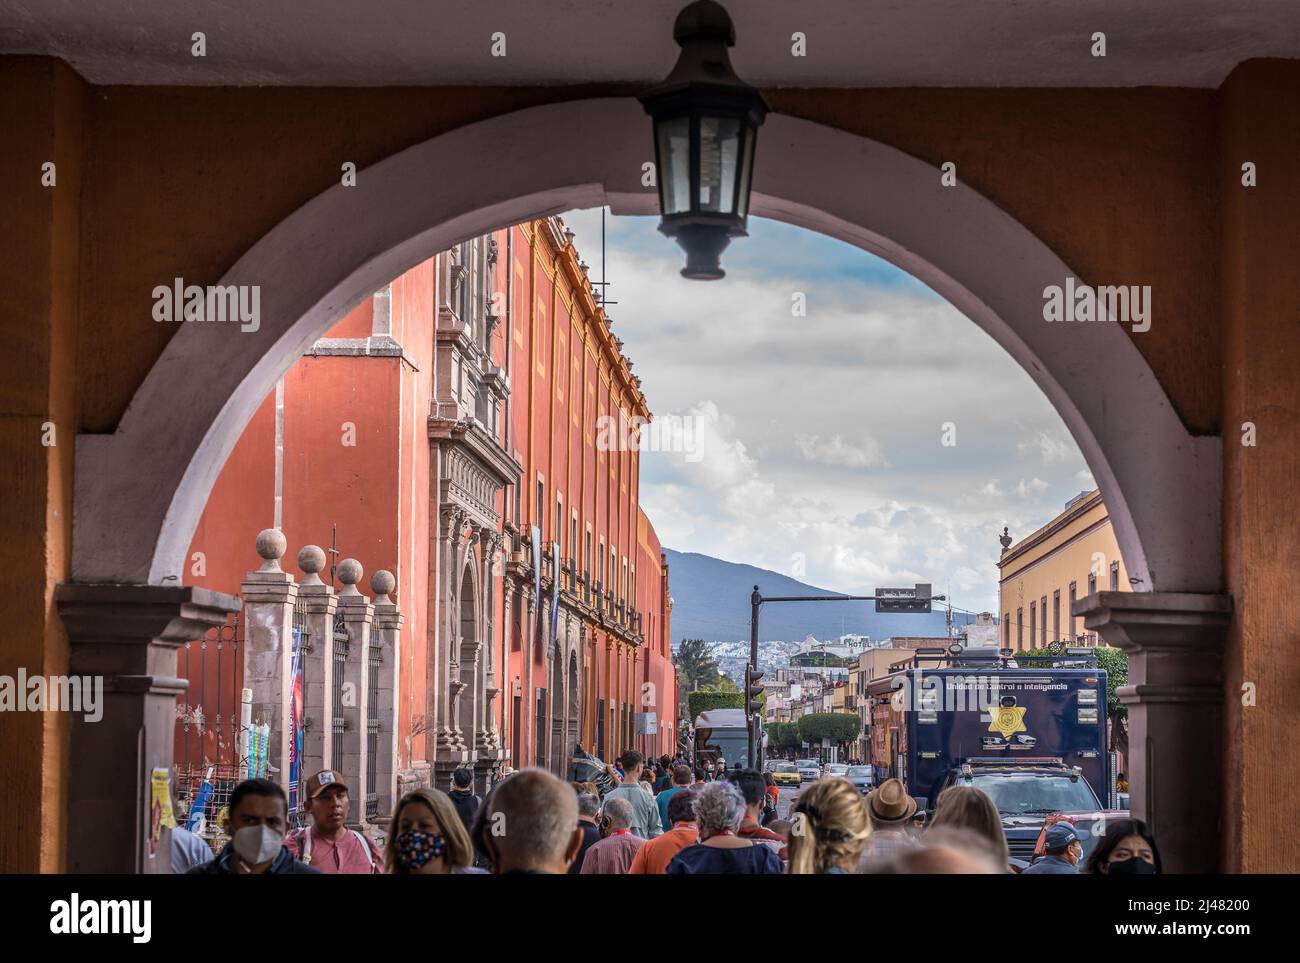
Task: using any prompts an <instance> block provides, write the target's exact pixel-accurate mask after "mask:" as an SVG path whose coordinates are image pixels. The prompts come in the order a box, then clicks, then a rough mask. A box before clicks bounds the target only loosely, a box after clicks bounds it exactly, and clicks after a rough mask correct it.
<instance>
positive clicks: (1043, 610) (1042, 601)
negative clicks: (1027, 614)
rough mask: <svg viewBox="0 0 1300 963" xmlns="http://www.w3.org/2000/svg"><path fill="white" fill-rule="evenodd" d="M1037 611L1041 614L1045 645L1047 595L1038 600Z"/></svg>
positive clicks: (1045, 643) (1045, 642) (1044, 643)
mask: <svg viewBox="0 0 1300 963" xmlns="http://www.w3.org/2000/svg"><path fill="white" fill-rule="evenodd" d="M1038 611H1039V612H1041V613H1042V614H1043V642H1042V644H1043V645H1047V596H1046V595H1044V596H1043V597H1042V598H1041V599H1040V600H1039V606H1038Z"/></svg>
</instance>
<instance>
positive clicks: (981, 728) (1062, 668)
mask: <svg viewBox="0 0 1300 963" xmlns="http://www.w3.org/2000/svg"><path fill="white" fill-rule="evenodd" d="M1106 682H1107V680H1106V672H1105V670H1103V669H1101V668H1100V667H1099V666H1098V665H1097V661H1096V657H1095V655H1094V654H1093V653H1092V651H1091V650H1090V649H1086V648H1078V649H1076V648H1068V649H1061V650H1060V652H1059V654H1053V655H1051V656H1048V657H1036V658H1035V659H1034V660H1033V661H1029V660H1027V659H1026V658H1024V657H1021V658H1020V659H1019V660H1017V659H1016V658H1015V656H1014V655H1013V654H1012V653H1011V652H1010V651H1009V650H1005V649H1004V650H998V649H995V648H992V647H988V648H964V647H963V646H961V645H960V644H954V645H952V646H950V647H949V648H948V649H942V648H939V649H918V650H917V652H916V657H915V659H914V661H913V662H912V664H911V665H910V666H909V667H906V668H902V667H900V668H899V669H898V670H897V671H894V672H891V673H890V674H889V675H886V676H883V677H881V678H880V679H877V680H875V681H873V682H872V683H870V684H869V685H868V689H867V694H868V697H869V698H870V700H871V732H870V736H871V746H872V764H873V766H875V768H876V774H877V779H878V780H879V779H884V778H887V777H889V776H894V777H896V778H898V779H900V780H901V781H902V782H903V784H904V785H905V786H906V787H907V791H908V793H909V794H910V795H912V796H913V797H914V798H915V799H916V800H917V805H918V811H927V810H929V811H933V809H934V806H935V804H936V803H937V801H938V798H939V793H941V792H942V791H943V790H944V789H945V788H947V787H948V786H950V785H953V784H961V785H968V786H975V787H976V788H979V789H982V790H983V791H984V792H986V793H988V795H989V796H990V798H992V800H993V803H994V805H996V806H997V808H998V811H999V813H1000V814H1001V815H1002V819H1003V828H1004V830H1005V831H1006V833H1007V840H1008V843H1009V844H1010V846H1011V849H1012V854H1013V856H1018V857H1026V858H1027V857H1028V855H1029V854H1030V853H1032V850H1033V845H1034V841H1035V839H1036V838H1037V835H1038V831H1039V829H1040V828H1041V827H1042V825H1043V821H1044V819H1045V818H1046V816H1047V815H1048V814H1049V813H1054V812H1063V813H1076V814H1079V818H1080V819H1081V820H1087V819H1095V818H1100V817H1099V815H1098V814H1099V813H1100V812H1101V811H1103V810H1104V809H1105V805H1104V804H1103V800H1107V799H1109V798H1111V778H1112V774H1111V772H1110V761H1109V760H1110V756H1109V752H1108V748H1109V746H1108V742H1107V731H1106ZM878 784H879V782H877V785H878Z"/></svg>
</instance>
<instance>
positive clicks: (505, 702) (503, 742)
mask: <svg viewBox="0 0 1300 963" xmlns="http://www.w3.org/2000/svg"><path fill="white" fill-rule="evenodd" d="M501 605H502V615H501V675H502V679H503V681H504V682H505V684H506V691H509V685H510V644H511V633H512V632H514V630H515V629H514V626H515V620H514V615H515V582H514V579H513V578H512V577H511V576H510V574H509V573H507V574H506V575H505V577H504V578H502V579H501ZM521 648H522V646H521ZM495 691H496V692H497V693H501V692H502V689H500V688H498V689H496V690H495ZM510 709H511V702H510V699H509V698H504V699H502V702H501V714H502V715H501V718H502V720H503V724H502V727H501V729H500V731H499V732H498V734H497V738H496V745H497V748H499V749H501V750H502V758H503V759H509V760H510V763H511V765H515V764H516V762H517V760H515V759H514V758H512V757H511V754H510V744H511V738H512V736H513V731H512V730H511V728H510V727H511V726H512V725H513V724H514V722H513V720H512V719H511V715H510ZM492 727H493V729H496V718H495V716H494V717H493V720H492Z"/></svg>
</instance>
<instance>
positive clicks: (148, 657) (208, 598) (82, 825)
mask: <svg viewBox="0 0 1300 963" xmlns="http://www.w3.org/2000/svg"><path fill="white" fill-rule="evenodd" d="M54 604H55V606H56V607H57V608H58V610H59V617H60V618H62V620H63V625H64V628H65V629H66V630H67V633H68V645H69V668H68V672H69V675H71V676H76V677H81V678H82V680H83V692H84V683H85V680H87V679H89V680H91V682H90V684H91V686H92V688H97V686H98V685H99V684H100V683H101V682H102V686H103V688H102V691H97V693H96V694H97V695H99V696H102V697H101V698H99V699H98V700H97V702H98V704H97V705H96V706H95V712H94V713H87V712H78V713H74V714H73V715H72V719H71V727H70V728H71V740H70V747H69V756H68V768H69V771H70V772H71V773H73V775H74V778H72V779H71V780H70V781H69V782H68V802H67V806H68V808H67V815H68V828H67V867H68V872H69V873H169V872H171V858H170V854H171V832H170V830H166V829H164V830H163V831H162V834H161V837H160V838H159V840H158V843H157V846H156V848H155V854H156V855H154V856H153V857H151V856H150V853H149V849H150V847H149V840H150V829H151V813H150V791H149V780H150V776H151V774H152V772H153V770H154V769H155V768H166V769H170V768H171V767H172V763H173V758H174V757H173V753H174V746H173V745H172V738H173V735H174V733H175V724H176V697H177V696H178V695H180V694H181V693H183V692H184V691H185V689H186V681H185V680H184V679H180V678H177V677H176V650H177V649H179V648H180V647H181V646H182V645H184V644H185V643H186V642H189V641H192V640H194V639H199V638H202V637H203V635H204V633H205V632H207V631H208V629H210V628H213V627H215V626H219V625H225V624H226V616H227V615H228V614H230V613H231V612H238V611H239V605H240V602H239V599H238V598H236V597H235V596H233V595H226V594H223V593H221V592H213V591H210V590H208V589H202V588H194V587H191V586H170V585H88V584H79V583H76V582H64V583H62V584H60V585H59V586H58V587H57V588H56V589H55V592H54ZM82 704H83V706H86V702H85V700H84V699H83V703H82ZM28 775H29V776H30V774H28ZM105 827H115V828H114V829H113V830H112V831H106V828H105Z"/></svg>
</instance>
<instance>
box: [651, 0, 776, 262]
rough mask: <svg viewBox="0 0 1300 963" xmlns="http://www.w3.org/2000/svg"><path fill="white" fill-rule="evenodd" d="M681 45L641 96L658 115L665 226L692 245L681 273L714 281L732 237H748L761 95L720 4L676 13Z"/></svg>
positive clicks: (701, 2) (709, 0)
mask: <svg viewBox="0 0 1300 963" xmlns="http://www.w3.org/2000/svg"><path fill="white" fill-rule="evenodd" d="M673 39H674V40H676V41H677V43H678V45H679V46H680V47H681V48H682V52H681V56H680V57H678V59H677V65H676V66H675V67H673V70H672V73H670V74H669V75H668V76H667V78H665V79H664V81H663V83H661V84H659V85H658V86H657V87H654V88H652V89H650V90H648V91H646V92H645V93H644V94H642V95H641V97H640V100H641V103H642V104H643V105H644V106H645V109H646V113H648V114H649V115H650V116H651V118H653V121H654V135H655V170H656V172H657V178H658V184H659V211H660V214H661V215H662V220H661V221H660V223H659V230H660V231H661V232H663V233H664V234H666V235H667V236H668V237H672V238H676V239H677V243H678V244H680V245H681V247H682V250H684V251H685V252H686V266H685V267H684V268H682V277H687V278H695V279H697V280H715V279H717V278H720V277H723V276H724V274H725V272H724V271H723V270H722V267H721V265H720V263H719V258H720V257H721V255H722V252H723V251H724V250H725V249H726V247H727V245H728V244H729V243H730V242H731V239H732V238H733V237H743V236H745V233H746V232H745V224H746V221H747V219H748V216H749V189H750V182H751V179H752V175H753V171H754V140H755V138H756V137H757V134H758V128H759V125H760V124H762V123H763V118H764V117H765V116H766V115H767V104H766V103H764V101H763V97H762V95H761V94H760V93H759V92H758V90H756V89H755V88H753V87H750V86H749V85H748V84H746V83H745V82H744V81H742V80H741V79H740V78H739V77H737V76H736V74H735V71H733V70H732V69H731V59H730V57H729V56H728V54H727V48H728V47H732V46H735V43H736V30H735V27H733V26H732V23H731V18H730V17H729V16H728V15H727V11H726V10H724V9H723V8H722V6H721V4H718V3H715V2H714V0H695V2H694V3H692V4H690V5H689V6H687V7H686V8H685V9H684V10H682V12H681V13H679V14H678V15H677V22H676V23H675V24H674V25H673Z"/></svg>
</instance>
